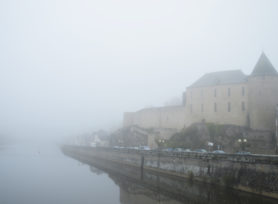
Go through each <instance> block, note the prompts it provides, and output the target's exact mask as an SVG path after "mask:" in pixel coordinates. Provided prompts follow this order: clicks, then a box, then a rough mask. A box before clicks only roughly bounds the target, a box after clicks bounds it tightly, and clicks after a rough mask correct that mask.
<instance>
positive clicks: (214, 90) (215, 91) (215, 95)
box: [214, 89, 217, 97]
mask: <svg viewBox="0 0 278 204" xmlns="http://www.w3.org/2000/svg"><path fill="white" fill-rule="evenodd" d="M216 94H217V93H216V89H214V97H216Z"/></svg>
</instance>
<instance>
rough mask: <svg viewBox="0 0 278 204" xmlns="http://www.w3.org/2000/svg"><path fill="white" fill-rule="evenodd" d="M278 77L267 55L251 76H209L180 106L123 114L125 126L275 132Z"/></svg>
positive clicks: (193, 87)
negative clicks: (207, 126)
mask: <svg viewBox="0 0 278 204" xmlns="http://www.w3.org/2000/svg"><path fill="white" fill-rule="evenodd" d="M277 104H278V74H277V71H276V69H275V68H274V67H273V65H272V64H271V62H270V61H269V59H268V58H267V57H266V55H265V54H264V53H262V55H261V56H260V58H259V60H258V62H257V64H256V65H255V67H254V69H253V71H252V73H251V74H250V75H245V74H244V73H243V72H242V71H240V70H232V71H222V72H214V73H208V74H205V75H204V76H202V77H201V78H200V79H199V80H197V81H196V82H195V83H193V84H192V85H191V86H189V87H187V89H186V92H184V93H183V104H182V105H180V106H172V107H160V108H149V109H142V110H140V111H137V112H132V113H130V112H129V113H125V114H124V121H123V123H124V126H130V125H137V126H140V127H142V128H172V129H177V130H180V129H182V128H184V127H188V126H190V125H191V124H193V123H196V122H201V121H206V122H211V123H216V124H231V125H237V126H245V127H250V128H251V129H254V130H270V131H274V130H275V115H276V106H277Z"/></svg>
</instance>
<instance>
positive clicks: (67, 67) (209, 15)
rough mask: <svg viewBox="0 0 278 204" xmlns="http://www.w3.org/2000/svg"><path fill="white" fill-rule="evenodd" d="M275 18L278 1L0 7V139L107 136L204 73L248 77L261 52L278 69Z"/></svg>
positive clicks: (13, 3) (114, 0)
mask: <svg viewBox="0 0 278 204" xmlns="http://www.w3.org/2000/svg"><path fill="white" fill-rule="evenodd" d="M277 10H278V1H277V0H226V1H225V0H140V1H139V0H138V1H134V0H47V1H46V0H45V1H42V0H8V1H5V0H1V1H0V96H1V98H0V130H1V132H2V134H16V135H20V136H22V137H23V136H24V137H27V136H35V137H51V138H53V137H58V136H59V135H65V134H75V133H81V132H83V131H92V130H96V129H98V128H105V129H108V130H109V129H111V128H117V127H120V126H121V122H122V115H123V112H125V111H136V110H138V109H141V108H144V107H147V106H161V105H163V104H164V103H165V102H166V101H169V100H171V99H172V98H174V97H180V96H181V94H182V92H183V91H184V90H185V89H186V87H187V86H189V85H190V84H191V83H193V82H194V81H195V80H197V79H198V78H199V77H201V76H202V75H203V74H204V73H207V72H212V71H219V70H229V69H241V70H243V72H244V73H246V74H249V73H250V72H251V71H252V68H253V66H254V65H255V63H256V61H257V59H258V57H259V55H260V54H261V52H262V50H264V51H265V53H266V55H267V56H268V57H269V58H270V60H271V62H272V64H273V65H274V66H275V67H276V68H278V40H277V38H278V12H277ZM1 132H0V134H1Z"/></svg>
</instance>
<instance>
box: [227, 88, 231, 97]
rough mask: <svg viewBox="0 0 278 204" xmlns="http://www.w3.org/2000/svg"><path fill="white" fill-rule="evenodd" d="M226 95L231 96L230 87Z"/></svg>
mask: <svg viewBox="0 0 278 204" xmlns="http://www.w3.org/2000/svg"><path fill="white" fill-rule="evenodd" d="M228 96H231V88H228Z"/></svg>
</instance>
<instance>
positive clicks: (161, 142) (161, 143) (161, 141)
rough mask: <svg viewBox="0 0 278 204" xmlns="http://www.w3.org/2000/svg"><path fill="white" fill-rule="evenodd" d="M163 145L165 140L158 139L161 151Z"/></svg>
mask: <svg viewBox="0 0 278 204" xmlns="http://www.w3.org/2000/svg"><path fill="white" fill-rule="evenodd" d="M164 143H165V140H164V139H159V140H158V144H159V149H161V147H162V146H163V144H164Z"/></svg>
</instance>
